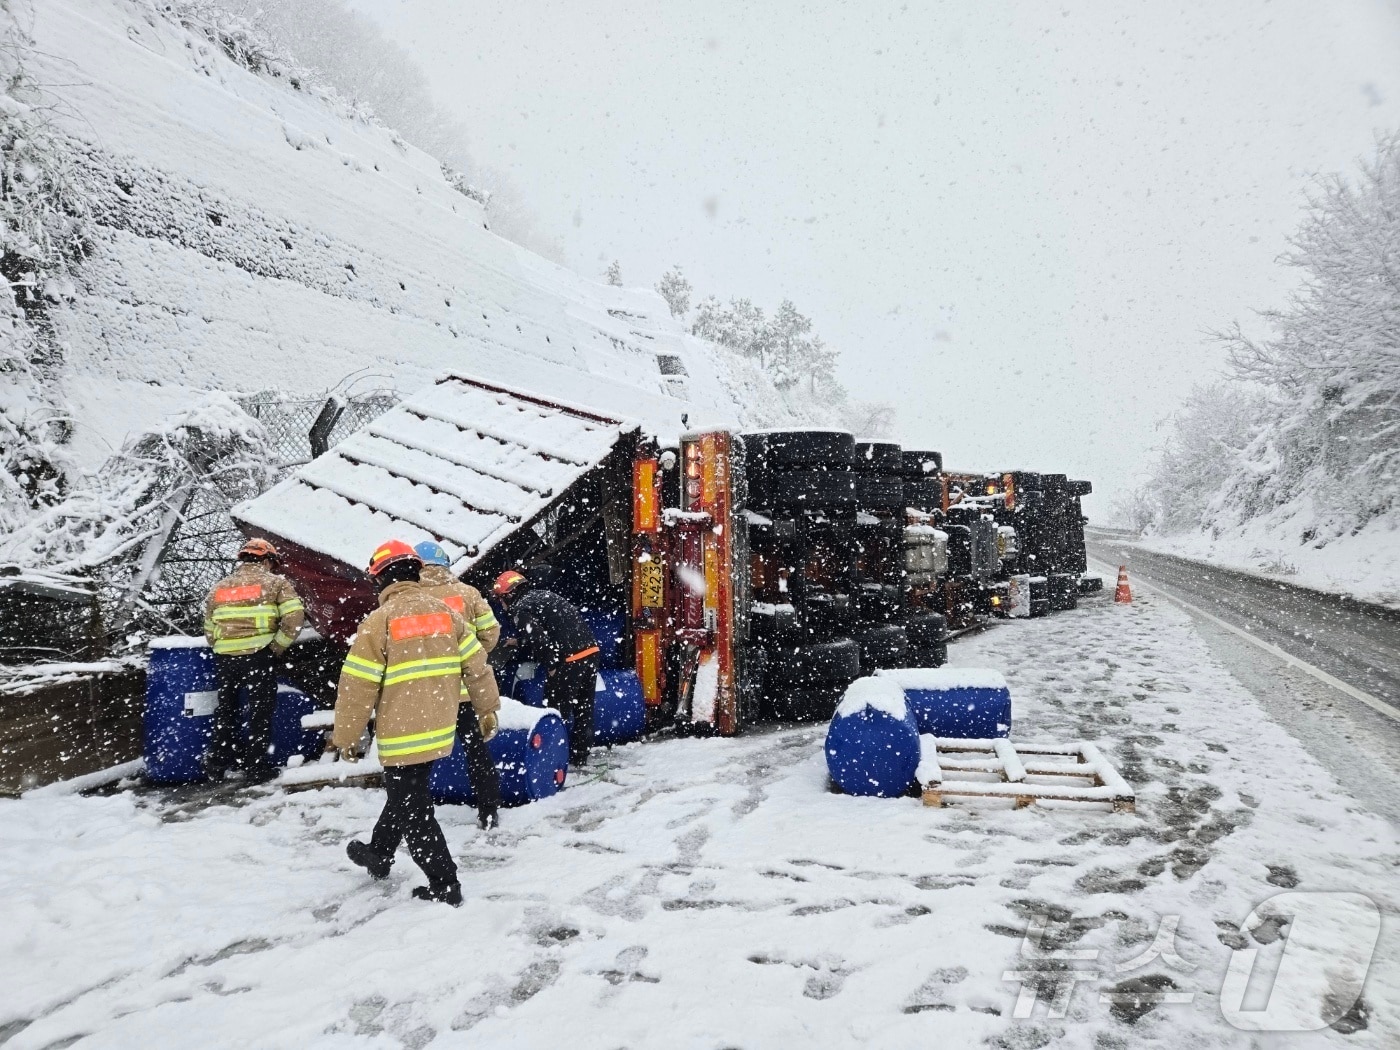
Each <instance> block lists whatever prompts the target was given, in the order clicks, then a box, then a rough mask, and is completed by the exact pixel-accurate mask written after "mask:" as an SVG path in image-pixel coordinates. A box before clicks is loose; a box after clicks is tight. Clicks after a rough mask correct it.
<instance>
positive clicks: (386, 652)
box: [327, 540, 500, 906]
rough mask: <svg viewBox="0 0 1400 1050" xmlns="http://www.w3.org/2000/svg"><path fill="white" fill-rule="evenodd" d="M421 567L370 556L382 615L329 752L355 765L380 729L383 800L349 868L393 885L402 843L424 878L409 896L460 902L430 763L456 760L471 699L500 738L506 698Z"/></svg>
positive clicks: (396, 557)
mask: <svg viewBox="0 0 1400 1050" xmlns="http://www.w3.org/2000/svg"><path fill="white" fill-rule="evenodd" d="M422 567H423V563H422V561H421V560H420V559H419V557H418V555H417V554H416V553H415V552H414V550H413V548H412V547H410V546H408V544H406V543H401V542H399V541H398V540H390V541H389V542H388V543H385V544H384V545H382V546H381V547H380V548H379V549H378V550H376V551H375V552H374V555H373V557H372V558H371V559H370V563H369V575H370V576H371V577H372V578H373V579H374V581H375V583H376V585H377V586H378V587H379V608H378V609H376V610H375V611H374V612H372V613H370V614H369V615H368V616H367V617H365V619H364V622H363V623H361V624H360V626H359V629H358V630H357V631H356V632H355V639H354V643H353V644H352V645H351V647H350V654H349V655H348V656H347V657H346V658H345V663H344V665H343V666H342V667H341V672H340V684H339V687H338V691H337V695H336V703H335V731H334V733H333V734H332V736H331V740H330V743H329V744H328V745H327V746H328V748H333V749H335V750H337V751H339V752H340V756H341V758H343V759H345V760H347V761H356V760H358V758H359V753H358V750H357V748H358V745H359V741H360V737H361V735H362V734H363V733H364V730H365V727H366V726H367V725H368V724H369V720H370V716H371V715H373V716H374V720H375V736H376V737H377V738H378V741H379V760H380V762H381V763H382V764H383V766H384V791H385V794H386V796H387V798H386V800H385V803H384V810H383V812H382V813H381V814H380V817H379V822H378V823H377V824H376V825H375V827H374V834H373V835H372V836H371V838H370V841H369V842H368V843H364V842H359V841H352V842H350V843H349V844H347V846H346V853H347V854H348V855H349V857H350V859H351V860H352V861H353V862H354V863H356V864H358V865H359V866H360V867H362V868H364V869H365V870H366V871H368V872H369V873H370V875H372V876H373V877H374V878H376V879H383V878H387V877H388V875H389V869H390V867H391V866H392V865H393V863H394V853H395V852H396V851H397V850H398V847H399V844H400V843H402V842H406V843H407V845H408V852H409V855H410V856H411V857H412V858H413V860H414V862H415V863H416V864H417V865H418V866H419V867H420V868H422V869H423V874H425V875H426V876H427V877H428V885H427V886H418V887H416V888H415V889H414V891H413V895H414V896H415V897H418V898H420V899H422V900H436V901H443V902H445V903H447V904H451V905H453V906H456V905H458V904H461V903H462V890H461V886H460V885H459V883H458V881H457V865H456V864H455V863H454V862H453V860H452V854H451V853H450V852H449V851H448V849H447V840H446V839H445V838H444V837H443V834H442V828H441V827H439V826H438V822H437V817H436V815H435V814H434V812H433V800H432V796H431V795H430V794H429V792H428V776H429V773H430V772H431V770H432V763H433V762H434V761H435V760H436V759H439V758H444V757H446V756H447V755H449V754H450V753H451V752H452V745H453V741H454V739H455V737H456V726H457V714H458V704H459V703H462V702H464V701H466V700H468V699H470V701H471V704H472V707H473V708H474V709H475V712H476V717H477V721H478V723H479V725H480V730H481V735H482V737H483V739H485V740H490V739H491V738H492V737H493V736H495V734H496V711H497V710H498V709H499V708H500V698H499V696H498V694H497V692H496V679H495V677H494V675H493V674H492V673H491V669H490V667H488V666H487V664H486V652H485V650H484V649H483V648H482V645H481V643H480V642H479V641H478V640H477V637H476V632H475V631H474V630H473V629H472V627H471V625H470V624H469V623H468V622H467V621H466V620H465V619H463V618H462V617H461V616H459V615H458V614H457V613H456V612H454V611H453V610H452V609H450V608H448V607H447V605H445V604H444V603H443V602H442V601H441V600H440V599H438V598H434V597H433V596H432V595H431V594H428V593H427V591H425V590H424V588H423V586H422V584H421V583H420V582H419V577H420V573H421V571H422Z"/></svg>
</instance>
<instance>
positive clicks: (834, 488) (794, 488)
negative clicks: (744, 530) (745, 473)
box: [749, 468, 856, 511]
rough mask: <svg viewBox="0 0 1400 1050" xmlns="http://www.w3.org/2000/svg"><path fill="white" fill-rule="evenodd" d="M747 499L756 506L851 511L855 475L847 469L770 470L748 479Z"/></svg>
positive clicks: (853, 502) (790, 509)
mask: <svg viewBox="0 0 1400 1050" xmlns="http://www.w3.org/2000/svg"><path fill="white" fill-rule="evenodd" d="M749 503H750V505H751V506H753V507H755V508H758V509H760V510H778V511H798V510H833V511H853V510H855V507H856V475H854V474H852V473H850V471H848V470H844V469H841V468H833V469H831V470H774V471H770V472H769V473H768V474H766V475H764V476H762V477H760V478H758V479H755V480H750V482H749Z"/></svg>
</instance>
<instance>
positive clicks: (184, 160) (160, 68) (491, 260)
mask: <svg viewBox="0 0 1400 1050" xmlns="http://www.w3.org/2000/svg"><path fill="white" fill-rule="evenodd" d="M31 17H32V18H33V19H34V21H33V26H32V32H33V38H34V48H33V53H32V54H31V55H30V56H29V57H28V64H29V66H30V70H31V72H32V74H33V76H34V78H35V80H37V81H38V82H39V83H41V84H43V85H46V86H47V89H48V91H49V92H50V93H51V94H52V95H54V96H56V98H57V100H58V102H59V105H58V106H57V107H56V108H55V109H54V110H53V112H52V119H53V120H54V122H55V123H56V125H57V129H58V131H59V132H60V133H61V134H62V135H63V136H64V137H66V138H67V139H68V145H69V146H70V147H71V148H72V149H73V150H74V151H76V153H77V156H78V163H77V164H76V165H75V168H74V176H75V178H76V180H77V182H78V189H79V191H80V193H81V195H82V196H83V197H84V198H85V199H86V200H87V201H88V202H89V204H90V207H91V210H92V218H93V220H94V221H95V228H94V231H93V237H92V240H91V246H90V248H91V253H90V255H89V256H88V257H87V259H86V260H85V261H84V262H83V263H82V264H81V266H80V267H79V272H78V275H77V276H78V281H77V286H76V288H75V294H74V295H73V296H71V298H68V299H66V300H65V301H64V302H63V303H62V304H60V305H58V306H57V307H56V308H55V309H54V310H53V311H52V317H53V322H54V326H55V331H56V334H57V336H58V338H59V340H60V341H61V343H62V344H63V346H64V354H63V363H62V365H61V367H60V370H59V380H58V385H59V388H60V389H59V393H60V395H61V397H62V398H63V399H64V400H66V402H67V404H68V405H69V406H70V407H71V410H72V413H73V417H74V423H75V429H74V434H73V438H72V450H73V452H74V453H75V455H76V456H77V458H78V461H79V463H80V465H81V466H83V467H85V468H87V469H92V468H95V467H96V466H97V465H99V464H100V463H101V462H102V460H103V459H104V458H105V457H106V456H107V455H109V454H110V453H111V452H112V451H114V450H115V449H117V448H118V447H120V445H121V444H122V442H123V440H124V439H125V438H126V437H127V436H128V434H130V433H132V432H136V431H139V430H140V429H142V428H144V427H146V426H148V425H150V424H152V423H154V422H156V421H157V420H159V419H160V418H162V417H164V416H166V415H168V414H169V413H172V412H175V411H178V410H180V409H183V408H185V407H187V406H188V405H189V404H191V403H192V402H193V401H195V400H196V399H197V398H198V396H199V394H200V392H203V391H207V390H209V389H216V388H217V389H225V390H233V391H237V390H244V391H253V390H265V389H276V390H279V391H283V392H287V393H293V394H297V393H301V394H314V393H317V392H320V391H324V390H326V389H328V388H330V387H333V386H335V385H336V384H338V383H340V382H341V381H342V380H344V379H345V378H346V377H349V376H354V377H356V378H357V380H358V382H359V383H360V384H361V386H362V387H363V386H364V385H366V384H369V385H374V386H390V387H394V388H397V389H398V390H400V391H404V392H407V391H410V390H412V389H414V388H416V387H419V386H421V385H423V384H424V383H426V382H428V381H429V380H430V379H431V377H432V376H433V375H434V374H436V373H438V372H441V371H443V370H446V369H455V370H461V371H466V372H470V373H473V374H476V375H479V376H482V377H484V378H487V379H491V380H495V381H499V382H504V383H510V384H516V385H526V386H528V387H529V388H530V389H532V390H535V391H537V392H540V393H542V394H544V395H547V396H548V395H553V396H558V397H564V398H567V399H569V400H571V401H573V402H581V403H585V404H590V405H594V406H596V407H597V408H599V409H600V410H604V411H610V412H615V413H619V414H623V415H626V416H627V417H629V418H633V419H637V420H639V421H641V422H643V423H645V424H647V425H648V426H649V427H650V428H652V429H655V430H658V431H660V432H662V433H666V432H668V431H674V430H677V429H679V428H680V427H681V426H682V419H683V417H686V418H688V420H689V422H690V423H691V424H692V425H694V424H696V423H702V422H721V421H724V422H731V421H754V422H770V421H772V415H773V413H775V412H777V413H781V411H783V409H782V407H781V405H780V403H779V401H778V399H777V397H776V395H775V393H774V391H773V389H772V387H771V384H767V383H765V382H764V381H763V380H762V379H761V378H760V377H757V376H754V375H749V374H748V370H746V369H745V366H744V365H743V363H741V362H738V361H735V360H732V359H729V360H726V359H725V358H727V356H728V355H725V354H724V353H723V352H722V351H719V350H717V349H716V348H714V347H713V346H711V345H709V344H706V343H703V342H701V341H700V340H697V339H695V338H693V337H690V336H688V335H686V334H685V333H684V332H683V330H682V329H681V328H680V326H679V325H678V324H677V323H676V322H674V321H673V320H672V319H671V317H670V314H669V311H668V310H667V308H666V306H665V304H664V303H663V302H662V300H661V299H660V297H659V296H657V295H656V294H655V293H653V292H651V291H649V290H637V289H633V290H629V289H619V288H612V287H609V286H607V285H602V284H597V283H594V282H592V281H589V280H586V279H583V278H580V277H579V276H577V275H576V274H573V273H571V272H569V271H567V270H565V269H562V268H560V267H559V266H556V265H554V264H552V263H549V262H547V261H545V260H543V259H541V258H539V257H538V256H535V255H532V254H531V253H529V252H527V251H525V250H524V249H521V248H519V247H517V246H515V245H513V244H511V243H510V242H508V241H505V240H503V239H501V238H499V237H497V236H496V235H495V234H493V233H491V232H490V231H489V230H488V229H486V224H485V222H484V220H483V212H482V208H481V206H480V205H479V204H478V203H477V202H476V201H475V200H473V199H471V198H469V197H467V196H465V195H464V194H463V193H461V192H459V191H458V190H456V189H454V188H453V187H452V186H451V185H450V184H449V182H448V181H447V179H446V178H444V175H443V173H442V170H441V167H440V165H439V164H438V162H437V161H436V160H434V159H433V158H431V157H429V156H427V155H426V154H424V153H422V152H421V151H419V150H417V149H414V148H412V147H410V146H407V145H406V144H405V143H403V142H402V140H400V139H399V138H398V137H397V136H396V135H395V134H394V133H393V132H391V131H389V130H386V129H384V128H382V127H380V126H377V125H375V124H373V123H370V122H367V121H365V120H362V119H356V118H355V117H354V116H353V115H352V114H350V113H349V107H344V106H341V107H335V106H333V105H331V104H328V102H327V101H326V100H324V99H322V98H320V97H318V96H317V95H316V94H315V93H312V92H307V91H304V90H296V89H294V88H293V87H291V86H289V85H288V84H286V83H285V82H281V81H276V80H273V79H271V78H267V77H260V76H258V75H255V74H254V73H251V72H249V71H248V70H247V69H244V68H243V67H241V66H239V65H237V64H235V63H234V62H233V61H231V60H230V59H229V58H228V57H226V56H225V55H224V54H223V52H222V51H220V49H219V48H217V47H216V46H215V45H213V44H211V43H210V42H209V41H208V40H206V39H204V38H203V37H202V36H199V35H197V34H194V33H191V32H188V31H186V30H185V29H183V28H181V27H179V26H178V25H176V24H174V23H173V22H172V21H170V20H169V19H168V18H166V17H163V16H162V15H161V14H160V13H159V12H158V10H157V9H156V7H155V5H151V4H148V3H142V2H137V0H43V2H42V3H38V4H35V5H34V6H33V8H32V10H31ZM338 110H343V111H345V112H340V111H338ZM736 377H737V378H736ZM734 389H738V390H740V391H741V392H740V394H739V396H737V397H736V396H735V394H734V393H733V390H734ZM765 413H766V414H767V416H768V418H765Z"/></svg>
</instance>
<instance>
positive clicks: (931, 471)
mask: <svg viewBox="0 0 1400 1050" xmlns="http://www.w3.org/2000/svg"><path fill="white" fill-rule="evenodd" d="M900 458H901V459H903V461H904V471H903V473H904V476H905V477H906V478H915V479H918V478H931V477H934V476H935V475H938V474H941V473H943V453H942V452H922V451H918V450H916V449H905V450H904V455H903V456H902V457H900Z"/></svg>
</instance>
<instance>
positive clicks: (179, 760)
mask: <svg viewBox="0 0 1400 1050" xmlns="http://www.w3.org/2000/svg"><path fill="white" fill-rule="evenodd" d="M218 704H219V681H218V678H217V677H216V676H215V673H214V654H213V653H212V652H211V651H210V649H209V646H208V644H207V643H206V642H205V641H204V639H203V638H182V637H174V638H155V639H152V640H151V656H150V663H149V665H148V666H147V669H146V713H145V717H144V724H143V727H142V728H143V742H142V748H141V755H142V758H143V759H144V760H145V765H146V778H147V779H148V780H152V781H154V782H155V783H158V784H188V783H192V782H193V781H196V780H203V779H204V750H205V748H206V747H207V746H208V744H209V738H210V736H212V735H213V732H214V710H215V708H217V707H218Z"/></svg>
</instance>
